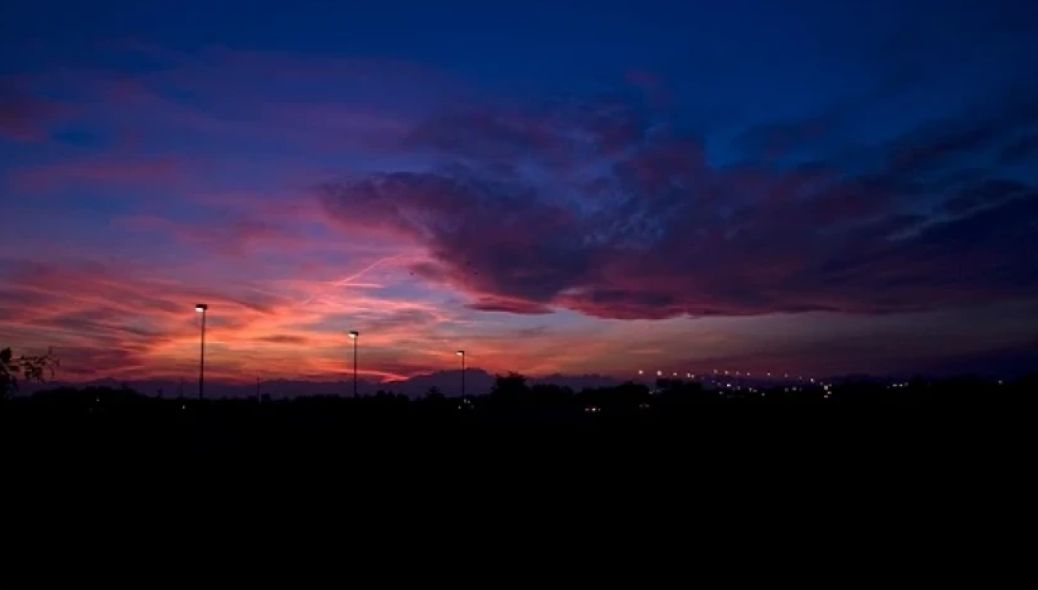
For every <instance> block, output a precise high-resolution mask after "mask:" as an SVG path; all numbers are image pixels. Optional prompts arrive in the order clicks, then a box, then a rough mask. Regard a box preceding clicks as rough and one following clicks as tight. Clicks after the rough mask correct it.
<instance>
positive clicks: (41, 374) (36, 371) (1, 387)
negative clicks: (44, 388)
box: [0, 348, 58, 401]
mask: <svg viewBox="0 0 1038 590" xmlns="http://www.w3.org/2000/svg"><path fill="white" fill-rule="evenodd" d="M57 366H58V359H57V358H55V357H54V355H53V354H52V353H51V352H50V351H47V354H41V355H22V356H19V357H15V356H14V353H12V352H11V349H10V348H5V349H3V350H0V401H2V400H6V399H7V398H8V396H10V395H11V393H13V392H14V391H17V389H18V378H19V375H20V376H21V378H22V379H24V380H25V381H37V382H40V383H42V382H43V381H45V378H46V376H47V375H50V376H51V377H53V376H54V369H55V367H57Z"/></svg>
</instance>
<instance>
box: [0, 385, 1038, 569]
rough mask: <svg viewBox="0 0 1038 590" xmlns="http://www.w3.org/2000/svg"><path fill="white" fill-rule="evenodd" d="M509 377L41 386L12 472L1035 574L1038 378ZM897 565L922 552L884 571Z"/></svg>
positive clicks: (765, 550)
mask: <svg viewBox="0 0 1038 590" xmlns="http://www.w3.org/2000/svg"><path fill="white" fill-rule="evenodd" d="M514 385H515V384H514V383H513V384H512V385H511V386H510V385H509V384H507V383H506V384H504V386H502V387H500V388H499V390H498V391H496V392H495V393H494V394H492V395H490V396H483V397H477V398H473V399H472V400H471V403H462V402H460V401H459V400H458V399H457V398H428V399H426V400H421V401H410V402H409V401H407V400H406V399H403V398H397V397H392V396H380V397H371V398H364V399H360V400H352V399H340V398H304V399H296V400H293V401H266V402H264V403H258V402H257V401H256V400H237V401H205V402H198V401H181V400H158V399H153V398H145V397H141V396H137V395H136V394H133V393H132V392H129V391H119V390H83V391H74V390H61V391H54V392H50V393H41V394H37V395H36V396H34V397H32V398H29V399H18V398H16V399H14V400H9V401H8V402H6V403H5V404H4V407H3V409H2V410H0V412H2V418H0V420H2V425H3V426H2V431H3V440H2V444H3V449H4V454H5V456H6V461H5V464H6V469H5V471H6V472H7V473H8V475H9V476H10V477H9V478H8V482H14V483H9V484H8V486H9V489H11V488H16V490H17V492H18V493H19V494H22V495H24V496H34V497H35V498H36V499H40V498H45V499H46V502H49V506H50V507H51V509H60V510H65V509H69V508H76V509H78V508H79V507H86V506H91V505H92V503H95V502H100V503H101V505H103V506H106V507H107V508H106V510H115V511H118V512H124V511H123V510H122V509H124V508H126V507H129V506H133V507H134V508H133V510H135V511H136V513H137V514H139V515H140V516H141V518H145V519H151V518H154V517H155V516H154V512H155V509H156V507H159V506H163V507H165V506H170V505H172V506H173V507H174V508H175V509H176V510H177V511H181V510H183V511H186V512H187V513H189V514H190V513H191V512H192V511H199V512H198V513H200V511H209V510H213V511H214V513H215V512H221V511H223V512H226V513H227V514H245V515H248V514H250V513H253V512H252V511H255V514H261V515H264V518H267V517H269V516H270V515H271V514H274V513H280V514H286V513H287V514H295V515H297V517H298V519H300V520H302V521H310V522H314V523H323V522H326V521H327V522H331V521H333V520H336V519H339V518H344V517H345V518H346V519H347V520H348V521H349V522H350V523H351V524H350V525H349V526H350V528H351V530H355V529H357V528H364V529H365V530H378V531H381V533H382V534H388V535H389V536H390V537H392V538H394V539H395V541H394V542H397V543H399V542H403V541H402V538H401V536H407V535H405V534H404V532H403V531H412V530H413V529H414V528H415V523H416V522H426V521H430V522H432V523H434V524H430V525H428V526H423V527H421V528H422V530H423V531H424V535H428V534H430V533H434V534H433V536H434V537H437V538H439V539H440V541H439V542H440V543H443V542H447V543H449V544H450V545H451V546H454V544H459V546H468V545H469V544H470V543H472V542H473V541H474V540H478V539H480V538H483V537H480V536H476V537H472V536H468V537H465V538H462V539H457V540H451V541H445V539H446V538H448V537H451V536H452V535H453V533H447V532H445V531H450V530H453V529H454V528H455V527H466V526H475V527H477V529H478V530H482V531H483V532H482V533H480V534H481V535H484V536H485V537H486V538H487V539H490V538H497V535H500V534H502V533H503V532H506V531H515V537H514V538H513V539H512V540H513V541H517V540H519V539H520V538H526V536H525V535H533V536H532V537H531V538H532V539H533V540H532V541H530V543H533V545H527V547H528V548H529V547H544V548H548V547H554V546H562V547H570V548H573V547H578V546H579V547H584V548H586V547H589V546H594V543H596V542H603V541H605V540H606V539H614V541H612V542H613V543H633V544H635V545H637V546H646V547H647V546H650V545H651V546H653V547H657V549H654V552H657V553H656V555H657V557H659V558H662V556H664V555H667V553H666V552H667V551H673V550H677V548H679V547H680V548H684V549H682V551H683V552H682V553H681V556H682V557H680V559H691V558H693V556H694V555H697V553H696V551H698V550H697V549H692V547H693V546H699V547H702V546H706V547H710V548H711V551H715V552H716V551H717V550H718V549H719V548H721V549H723V551H722V553H723V554H725V555H726V556H727V558H728V559H735V560H736V561H737V562H738V561H739V556H740V555H749V554H753V555H774V554H777V553H782V554H786V553H787V552H791V553H792V555H794V556H796V557H795V559H794V561H789V559H788V558H783V560H781V561H782V563H784V564H786V565H787V566H790V567H792V571H793V572H794V573H796V572H800V573H801V574H803V573H805V572H810V571H816V570H817V567H818V566H821V565H823V564H830V565H831V564H835V563H838V562H837V561H832V560H838V559H850V560H851V563H854V564H856V565H849V566H848V567H849V568H851V569H844V570H842V572H843V573H842V574H840V575H842V576H844V577H841V578H839V579H840V580H842V581H844V582H846V581H850V580H858V581H860V580H867V579H873V578H872V577H871V576H877V577H876V578H875V579H876V580H877V584H878V585H882V586H887V585H894V586H901V585H902V584H889V583H879V581H880V580H886V581H887V582H890V581H892V580H900V581H901V582H908V581H910V580H915V582H914V583H913V584H912V585H914V587H919V586H923V587H929V586H932V585H945V584H946V583H953V584H954V585H959V584H957V583H956V582H964V581H970V584H966V585H967V586H969V587H1031V586H1028V582H1029V581H1031V580H1033V579H1035V578H1033V577H1032V575H1033V565H1034V562H1035V559H1034V555H1036V554H1035V553H1033V552H1032V551H1033V550H1034V549H1035V547H1034V538H1035V529H1034V526H1033V525H1034V523H1035V520H1034V516H1035V501H1036V500H1035V499H1036V498H1038V495H1036V484H1035V471H1036V466H1038V461H1036V459H1038V455H1036V453H1035V451H1036V450H1038V427H1036V426H1038V403H1036V401H1035V397H1036V396H1038V388H1036V387H1035V381H1034V380H1033V379H1032V380H1021V381H1019V382H1014V383H1007V384H1004V385H999V384H997V383H993V382H984V381H979V380H974V381H965V380H963V381H945V382H937V383H930V382H924V381H917V382H913V383H912V385H911V387H909V388H906V389H904V390H899V391H898V392H896V393H894V392H891V391H890V390H887V389H884V388H883V387H882V386H877V385H873V384H856V385H855V384H845V385H843V386H838V387H837V388H836V390H835V393H834V394H833V395H832V396H831V397H830V398H825V397H823V395H822V393H821V391H820V390H818V391H808V392H801V393H800V394H798V395H785V394H784V392H782V391H781V390H778V391H772V392H771V393H772V395H771V397H768V398H765V397H759V396H753V397H744V398H738V399H737V398H734V397H730V396H728V397H726V396H720V395H718V394H717V393H716V392H708V391H702V390H700V389H699V388H698V386H696V385H693V384H685V383H679V382H673V383H670V382H662V383H661V384H660V388H659V391H658V392H656V393H655V394H652V393H650V392H649V391H648V390H646V389H644V388H640V387H638V386H627V387H621V388H615V389H609V390H597V391H588V392H583V393H579V394H573V393H572V392H568V391H565V390H559V389H554V388H545V387H540V388H534V389H532V390H531V389H528V388H525V386H519V387H517V386H514ZM459 407H460V409H459ZM592 407H595V408H599V411H598V412H589V411H588V409H589V408H592ZM470 408H471V409H470ZM171 502H172V504H170V503H171ZM344 515H346V516H344ZM362 523H367V524H371V523H375V524H374V525H373V528H372V529H367V528H366V525H363V524H362ZM463 523H464V524H463ZM469 530H471V529H469ZM520 531H521V532H520ZM408 534H410V533H408ZM509 534H510V533H509ZM420 536H421V535H420ZM408 538H410V537H408ZM569 539H572V540H569ZM576 539H581V540H580V541H577V540H576ZM387 542H388V541H387ZM410 543H411V542H410V541H408V542H407V543H406V544H410ZM589 543H591V545H589ZM477 545H478V543H477ZM852 547H853V549H852ZM613 548H614V549H615V548H616V545H613ZM931 550H933V551H934V554H933V555H932V556H931V555H930V552H931ZM658 552H664V553H658ZM963 556H964V557H963ZM668 562H669V563H670V564H673V563H674V561H673V558H668ZM798 564H799V565H798ZM808 564H813V565H808ZM900 565H905V566H910V567H911V571H912V572H913V573H911V574H909V573H906V574H905V575H904V576H903V577H902V576H899V575H898V574H894V573H889V574H888V573H884V574H882V575H880V574H879V572H893V571H894V570H897V569H899V568H900ZM803 568H806V569H803ZM891 568H893V569H891ZM724 571H729V570H724ZM730 573H731V574H732V575H743V574H747V573H750V574H759V573H761V572H760V571H757V570H755V569H753V568H751V570H750V571H749V572H747V571H745V568H743V567H735V569H732V570H730ZM776 575H777V574H776ZM847 576H849V577H847ZM885 576H894V577H892V578H891V577H885ZM912 576H915V577H912ZM765 579H767V576H765ZM783 579H786V578H783ZM938 582H940V584H938ZM977 584H980V585H979V586H977ZM843 586H844V584H839V583H835V584H832V585H830V587H843Z"/></svg>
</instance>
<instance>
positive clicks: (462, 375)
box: [454, 350, 465, 397]
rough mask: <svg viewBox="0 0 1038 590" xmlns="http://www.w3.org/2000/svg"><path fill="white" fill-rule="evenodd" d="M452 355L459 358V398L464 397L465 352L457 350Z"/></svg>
mask: <svg viewBox="0 0 1038 590" xmlns="http://www.w3.org/2000/svg"><path fill="white" fill-rule="evenodd" d="M454 354H456V355H458V356H460V357H461V397H465V351H464V350H459V351H457V352H455V353H454Z"/></svg>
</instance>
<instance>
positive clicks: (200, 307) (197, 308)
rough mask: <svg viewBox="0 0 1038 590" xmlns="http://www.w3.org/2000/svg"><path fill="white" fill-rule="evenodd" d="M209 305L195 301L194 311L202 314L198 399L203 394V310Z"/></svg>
mask: <svg viewBox="0 0 1038 590" xmlns="http://www.w3.org/2000/svg"><path fill="white" fill-rule="evenodd" d="M207 309H209V306H208V305H206V304H205V303H196V304H195V311H197V312H198V313H200V314H202V348H201V350H200V351H199V355H198V399H199V400H201V399H202V397H204V396H205V312H206V310H207Z"/></svg>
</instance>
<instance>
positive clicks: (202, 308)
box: [195, 303, 209, 313]
mask: <svg viewBox="0 0 1038 590" xmlns="http://www.w3.org/2000/svg"><path fill="white" fill-rule="evenodd" d="M207 309H209V306H208V305H206V304H205V303H196V304H195V311H197V312H198V313H202V312H203V311H205V310H207Z"/></svg>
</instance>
